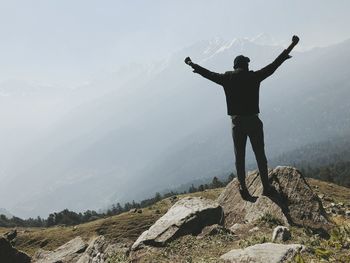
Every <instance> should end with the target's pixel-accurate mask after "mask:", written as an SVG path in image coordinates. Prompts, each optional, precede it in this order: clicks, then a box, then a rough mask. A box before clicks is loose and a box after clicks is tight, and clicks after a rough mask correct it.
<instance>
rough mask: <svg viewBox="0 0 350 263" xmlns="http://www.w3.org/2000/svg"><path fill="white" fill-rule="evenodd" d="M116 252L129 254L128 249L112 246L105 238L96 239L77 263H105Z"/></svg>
mask: <svg viewBox="0 0 350 263" xmlns="http://www.w3.org/2000/svg"><path fill="white" fill-rule="evenodd" d="M116 252H123V253H126V252H127V248H126V247H120V246H117V245H116V244H110V243H109V242H108V241H107V240H106V239H105V237H104V236H98V237H96V238H94V239H93V240H92V241H91V242H90V244H89V246H88V247H87V249H86V250H85V252H84V253H83V255H82V256H81V257H80V258H79V260H78V261H77V263H104V262H106V260H107V259H108V258H109V257H110V256H112V255H113V254H115V253H116Z"/></svg>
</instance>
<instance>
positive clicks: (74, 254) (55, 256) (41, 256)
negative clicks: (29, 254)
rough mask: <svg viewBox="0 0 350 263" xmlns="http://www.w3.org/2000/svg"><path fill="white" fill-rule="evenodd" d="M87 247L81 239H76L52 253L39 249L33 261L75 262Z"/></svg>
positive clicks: (48, 262) (52, 262) (37, 262)
mask: <svg viewBox="0 0 350 263" xmlns="http://www.w3.org/2000/svg"><path fill="white" fill-rule="evenodd" d="M87 246H88V244H87V243H86V242H85V241H84V240H83V239H82V238H81V237H76V238H74V239H72V240H71V241H69V242H67V243H65V244H64V245H62V246H60V247H59V248H57V249H55V250H54V251H45V250H42V249H40V250H39V251H37V252H36V253H35V255H34V258H33V259H34V262H36V263H56V262H61V263H68V262H77V261H78V259H79V258H80V257H81V256H82V254H83V252H84V251H85V250H86V248H87Z"/></svg>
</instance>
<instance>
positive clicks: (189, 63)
mask: <svg viewBox="0 0 350 263" xmlns="http://www.w3.org/2000/svg"><path fill="white" fill-rule="evenodd" d="M185 63H186V64H187V65H189V66H192V64H193V62H192V60H191V58H190V57H187V58H185Z"/></svg>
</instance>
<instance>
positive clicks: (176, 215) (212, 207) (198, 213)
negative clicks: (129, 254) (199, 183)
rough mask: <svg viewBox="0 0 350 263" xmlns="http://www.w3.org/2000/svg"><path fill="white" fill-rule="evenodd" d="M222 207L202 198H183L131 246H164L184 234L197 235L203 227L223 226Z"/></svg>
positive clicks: (135, 248)
mask: <svg viewBox="0 0 350 263" xmlns="http://www.w3.org/2000/svg"><path fill="white" fill-rule="evenodd" d="M223 220H224V214H223V210H222V207H221V206H220V205H219V204H218V203H217V202H215V201H212V200H209V199H205V198H203V197H185V198H183V199H181V200H179V201H177V202H176V203H175V204H174V205H173V206H172V207H171V208H170V209H169V210H168V212H167V213H166V214H164V215H163V216H162V217H161V218H159V219H158V220H157V221H156V222H155V223H154V224H153V225H152V226H151V227H150V228H149V229H148V230H146V231H145V232H143V233H142V234H141V235H140V236H139V238H138V239H137V240H136V242H135V243H134V244H133V246H132V250H137V249H139V248H142V247H143V246H144V245H146V246H155V247H157V246H164V245H165V244H166V243H167V242H169V241H171V240H174V239H176V238H177V237H180V236H183V235H186V234H199V233H200V232H201V231H202V229H203V228H204V227H205V226H208V225H213V224H220V225H221V224H223Z"/></svg>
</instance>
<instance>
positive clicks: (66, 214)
mask: <svg viewBox="0 0 350 263" xmlns="http://www.w3.org/2000/svg"><path fill="white" fill-rule="evenodd" d="M233 178H234V175H233V174H230V175H229V176H228V178H227V180H222V181H221V180H220V179H219V178H218V177H216V176H215V177H214V178H213V179H212V181H211V182H210V183H207V184H200V185H199V186H195V185H193V184H191V185H190V186H189V188H188V190H187V191H183V192H177V191H169V192H166V193H164V194H161V193H159V192H157V193H156V194H155V195H154V196H153V197H151V198H147V199H144V200H142V201H140V202H135V201H134V200H133V201H132V202H126V203H124V204H123V205H122V204H120V203H116V204H113V205H112V206H111V207H110V208H109V209H107V211H106V212H100V213H99V212H96V211H94V210H87V211H85V212H82V213H81V212H80V213H76V212H73V211H70V210H68V209H64V210H62V211H61V212H57V213H56V212H55V213H51V214H49V216H48V217H47V218H46V219H45V218H41V217H40V216H38V217H37V218H28V219H21V218H19V217H15V216H14V217H11V218H7V217H6V216H5V215H0V226H1V227H51V226H57V225H65V226H74V225H78V224H82V223H86V222H90V221H94V220H97V219H100V218H105V217H109V216H114V215H119V214H121V213H124V212H127V211H130V209H134V208H136V209H141V208H144V207H148V206H151V205H153V204H155V203H157V202H158V201H160V200H162V199H165V198H168V197H171V196H175V195H179V194H185V193H194V192H199V191H204V190H206V189H213V188H219V187H224V186H226V185H227V184H228V183H229V182H230V181H231V180H232V179H233Z"/></svg>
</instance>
